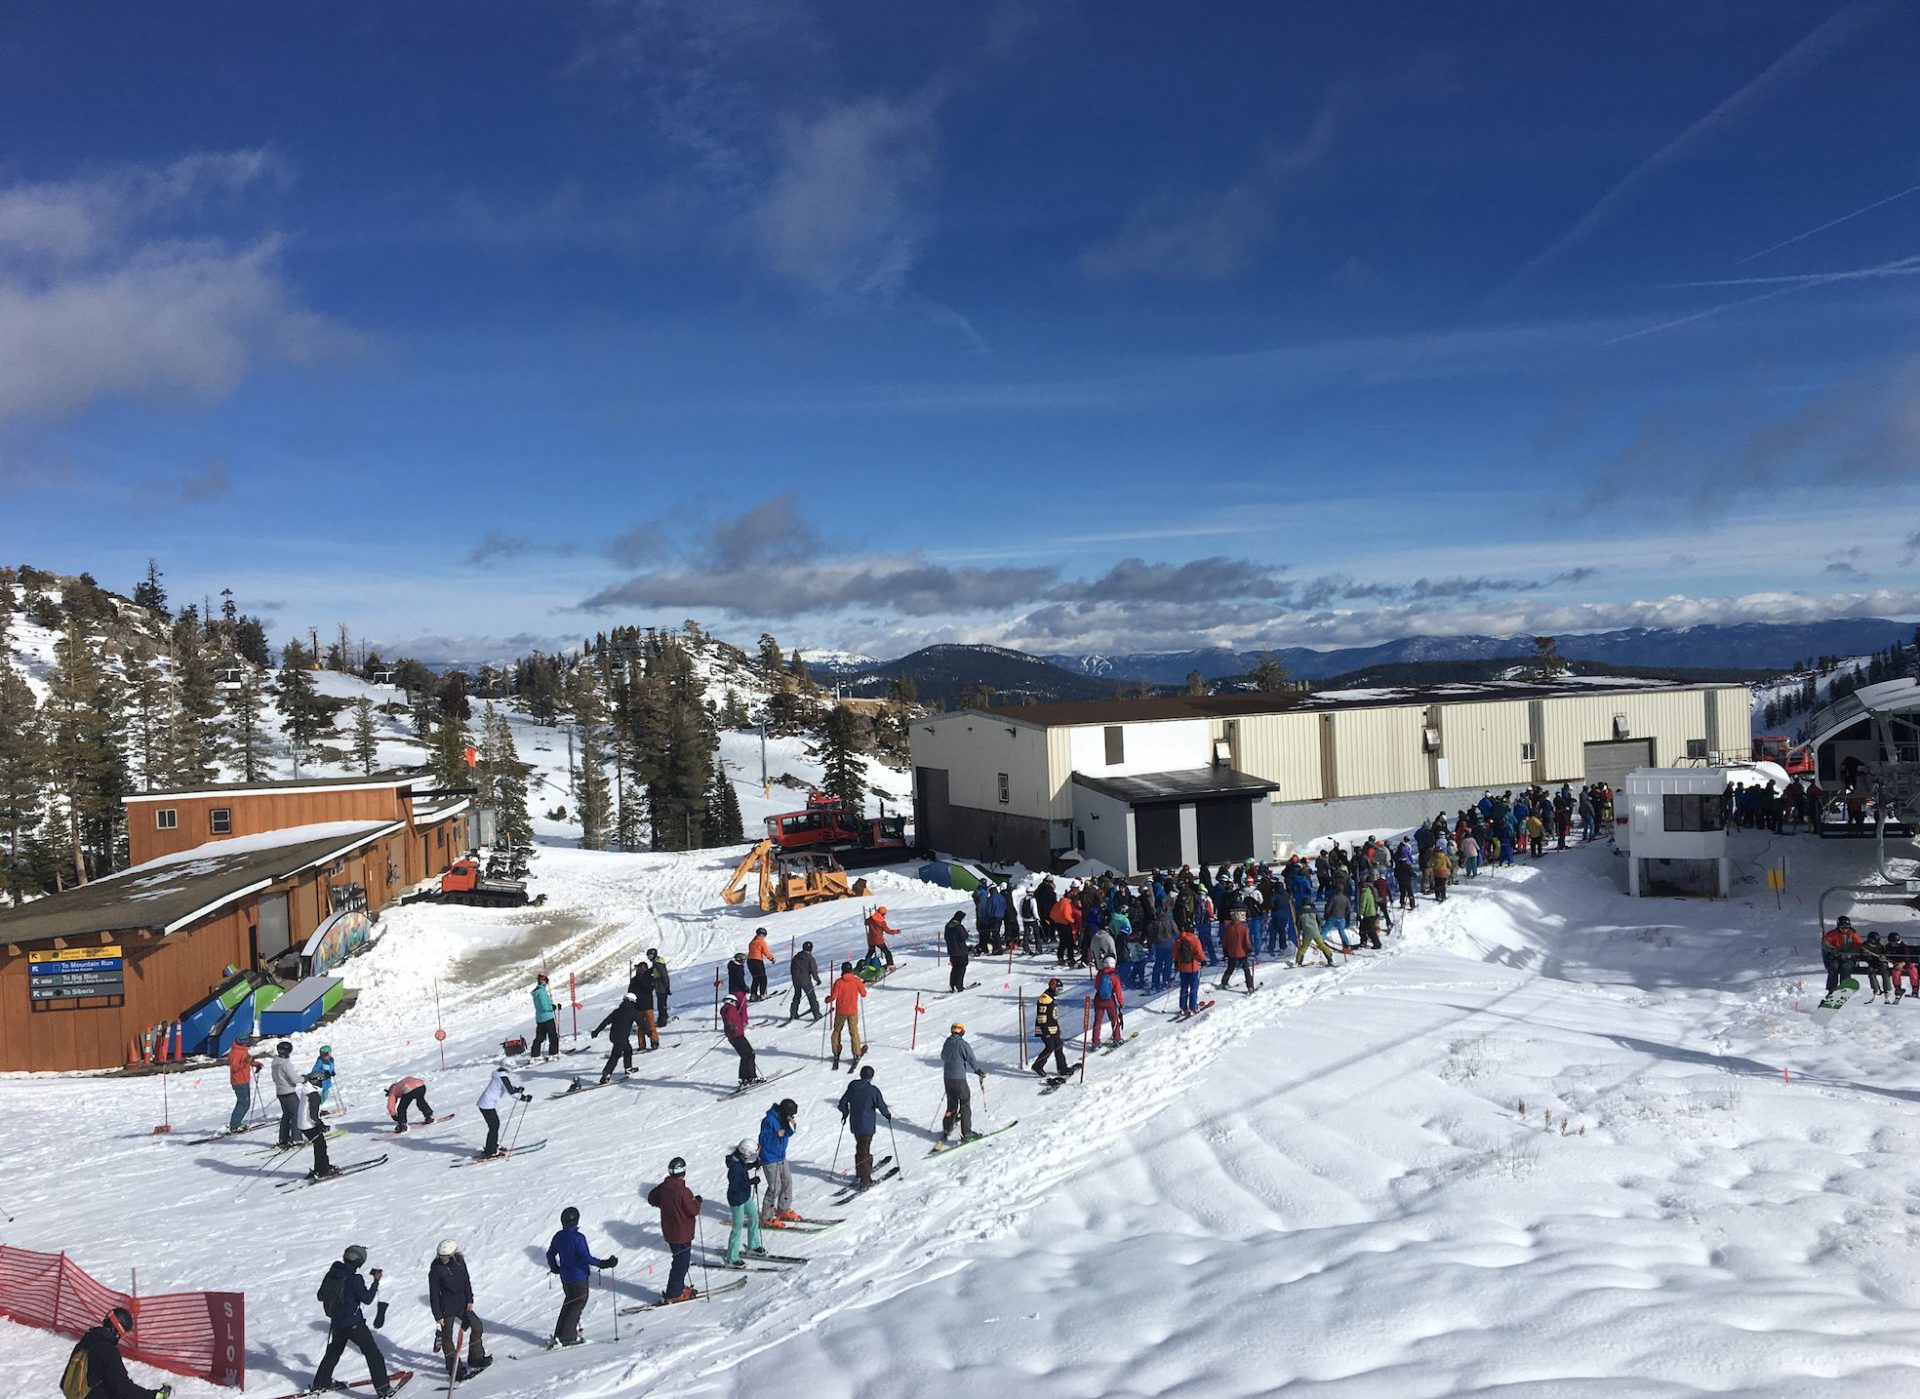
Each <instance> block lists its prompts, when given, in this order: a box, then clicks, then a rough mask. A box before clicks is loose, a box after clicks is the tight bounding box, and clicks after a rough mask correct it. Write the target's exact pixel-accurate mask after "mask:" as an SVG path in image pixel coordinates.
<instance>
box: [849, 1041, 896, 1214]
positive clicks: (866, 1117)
mask: <svg viewBox="0 0 1920 1399" xmlns="http://www.w3.org/2000/svg"><path fill="white" fill-rule="evenodd" d="M882 1117H884V1118H886V1119H887V1121H888V1122H892V1121H893V1109H892V1108H889V1107H888V1106H887V1100H886V1098H885V1096H884V1095H882V1094H881V1092H880V1089H879V1087H878V1086H877V1085H875V1083H874V1081H873V1065H871V1064H869V1065H867V1066H866V1067H865V1068H863V1069H861V1070H860V1077H859V1078H858V1079H856V1080H855V1081H854V1082H852V1083H849V1084H848V1085H847V1091H846V1092H844V1093H842V1094H841V1095H840V1120H841V1121H842V1122H844V1123H846V1124H847V1126H849V1127H851V1128H853V1173H854V1180H855V1184H856V1186H857V1188H859V1189H861V1190H870V1189H872V1188H873V1134H874V1133H875V1132H876V1131H878V1130H879V1127H880V1122H879V1119H880V1118H882Z"/></svg>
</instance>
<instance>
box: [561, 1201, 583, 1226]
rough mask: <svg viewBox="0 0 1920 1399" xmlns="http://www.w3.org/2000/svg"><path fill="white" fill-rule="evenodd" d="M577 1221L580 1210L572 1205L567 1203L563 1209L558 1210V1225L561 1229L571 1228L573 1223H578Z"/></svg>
mask: <svg viewBox="0 0 1920 1399" xmlns="http://www.w3.org/2000/svg"><path fill="white" fill-rule="evenodd" d="M579 1222H580V1211H579V1210H577V1209H575V1208H574V1207H573V1206H572V1205H568V1206H567V1207H566V1208H565V1209H563V1210H561V1211H560V1227H561V1228H562V1229H571V1228H573V1227H574V1226H575V1225H577V1224H579Z"/></svg>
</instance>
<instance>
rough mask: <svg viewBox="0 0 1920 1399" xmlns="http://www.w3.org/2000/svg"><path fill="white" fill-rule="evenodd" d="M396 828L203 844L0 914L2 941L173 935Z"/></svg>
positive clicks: (344, 825) (335, 828)
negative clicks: (138, 932) (149, 933)
mask: <svg viewBox="0 0 1920 1399" xmlns="http://www.w3.org/2000/svg"><path fill="white" fill-rule="evenodd" d="M401 829H403V827H402V825H401V823H400V822H398V821H327V822H322V823H319V824H316V825H311V826H290V827H288V828H286V829H285V830H279V831H264V832H261V833H260V834H258V835H247V836H235V837H233V838H232V839H230V840H216V841H209V842H208V843H207V844H205V845H197V846H195V847H194V848H193V849H191V850H182V851H178V852H176V853H175V854H172V855H162V856H161V857H160V858H159V859H157V860H149V861H147V863H145V864H143V865H135V866H134V867H133V868H131V869H126V870H122V871H120V872H119V873H118V874H113V875H108V876H107V877H106V878H104V879H96V880H94V881H93V883H91V884H83V885H81V886H80V887H79V888H78V889H70V890H68V891H67V892H65V893H62V894H53V895H50V896H49V897H47V898H44V899H36V900H34V901H33V902H32V903H30V904H27V905H25V906H24V907H21V908H16V909H7V910H5V911H0V942H14V943H21V942H45V941H47V940H49V939H51V938H72V937H87V936H90V935H92V934H95V933H123V932H132V931H136V930H139V929H150V930H152V931H154V932H160V933H171V932H175V931H177V930H179V929H181V928H184V927H186V926H187V925H189V924H191V923H196V922H198V921H199V920H200V919H202V918H205V917H207V916H208V915H209V914H211V913H215V912H217V911H218V910H220V909H221V908H224V907H225V906H226V905H228V904H230V903H232V902H233V901H234V900H235V899H239V898H244V897H245V896H246V895H248V894H252V893H257V892H259V891H260V890H263V889H268V888H271V887H272V886H273V885H275V884H277V883H279V882H280V881H282V880H284V879H288V878H290V877H291V876H293V875H296V874H298V873H300V872H301V871H302V870H307V869H311V868H312V867H314V866H315V865H323V864H327V863H328V862H330V861H332V860H336V859H338V858H339V857H340V856H342V855H345V854H347V853H348V852H350V851H352V850H355V849H358V848H359V847H360V846H362V845H365V844H367V843H368V842H370V841H373V840H377V839H379V838H380V837H381V836H383V835H386V834H388V833H389V832H391V831H397V830H401Z"/></svg>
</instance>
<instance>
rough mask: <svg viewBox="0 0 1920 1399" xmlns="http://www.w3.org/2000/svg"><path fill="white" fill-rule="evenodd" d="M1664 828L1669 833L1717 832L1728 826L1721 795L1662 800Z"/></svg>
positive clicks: (1667, 797)
mask: <svg viewBox="0 0 1920 1399" xmlns="http://www.w3.org/2000/svg"><path fill="white" fill-rule="evenodd" d="M1661 803H1662V805H1663V807H1664V808H1665V809H1664V811H1663V812H1662V821H1661V824H1662V826H1663V827H1664V828H1665V829H1667V830H1669V831H1717V830H1720V829H1721V828H1722V827H1724V826H1725V825H1726V821H1725V819H1724V816H1723V812H1722V807H1723V806H1724V803H1723V802H1722V801H1721V798H1720V795H1719V794H1718V793H1717V792H1716V793H1711V794H1708V795H1705V796H1695V795H1687V794H1684V793H1682V794H1675V795H1671V796H1666V797H1663V798H1661Z"/></svg>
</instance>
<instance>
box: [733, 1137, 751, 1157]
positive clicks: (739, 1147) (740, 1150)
mask: <svg viewBox="0 0 1920 1399" xmlns="http://www.w3.org/2000/svg"><path fill="white" fill-rule="evenodd" d="M733 1154H734V1155H735V1156H738V1157H739V1158H740V1159H741V1160H742V1161H751V1160H753V1158H754V1155H755V1154H756V1148H755V1146H754V1144H753V1143H752V1142H750V1141H739V1142H735V1143H734V1147H733Z"/></svg>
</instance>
